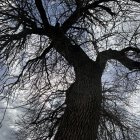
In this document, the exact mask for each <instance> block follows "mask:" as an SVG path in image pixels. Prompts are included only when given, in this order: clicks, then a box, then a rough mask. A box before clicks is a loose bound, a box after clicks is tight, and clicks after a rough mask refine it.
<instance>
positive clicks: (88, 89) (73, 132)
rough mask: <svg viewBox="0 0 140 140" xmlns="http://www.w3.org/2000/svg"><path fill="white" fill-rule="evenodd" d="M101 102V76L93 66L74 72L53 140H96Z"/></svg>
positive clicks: (86, 66)
mask: <svg viewBox="0 0 140 140" xmlns="http://www.w3.org/2000/svg"><path fill="white" fill-rule="evenodd" d="M95 68H96V69H95ZM101 101H102V95H101V74H100V72H99V70H98V68H97V67H95V64H90V65H89V64H87V65H85V66H83V68H80V69H79V70H76V81H75V83H74V84H73V85H71V87H70V88H69V89H68V91H67V96H66V104H67V107H66V109H65V112H64V115H63V116H62V120H61V123H60V126H59V128H58V132H57V134H56V136H55V140H96V139H97V133H98V125H99V119H100V117H99V116H100V115H99V114H100V108H101V107H100V106H101Z"/></svg>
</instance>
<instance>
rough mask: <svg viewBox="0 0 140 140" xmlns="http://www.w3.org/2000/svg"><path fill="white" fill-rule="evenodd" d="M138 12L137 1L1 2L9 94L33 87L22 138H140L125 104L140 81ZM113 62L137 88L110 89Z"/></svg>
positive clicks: (0, 45) (0, 37)
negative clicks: (109, 71)
mask: <svg viewBox="0 0 140 140" xmlns="http://www.w3.org/2000/svg"><path fill="white" fill-rule="evenodd" d="M139 12H140V5H139V1H136V0H131V1H130V0H53V1H50V0H1V1H0V17H1V18H0V27H1V28H0V60H1V62H2V63H3V65H1V68H4V69H5V72H4V73H3V75H2V78H1V81H2V88H1V92H2V96H3V98H6V97H8V99H10V97H12V96H13V94H14V92H15V90H18V91H19V90H23V89H24V93H26V91H25V89H27V92H29V91H28V89H29V90H30V92H29V93H27V96H26V99H27V101H26V109H27V112H26V115H25V117H23V121H22V122H21V124H23V125H22V129H21V130H20V131H19V139H22V140H23V139H27V138H31V139H37V140H39V139H40V140H45V139H51V138H54V140H96V139H99V140H102V139H103V140H112V139H113V140H115V139H116V140H120V139H123V140H125V139H126V140H129V139H131V140H132V139H136V137H138V135H137V132H138V128H137V126H136V124H135V121H134V122H133V120H131V117H130V114H129V112H127V111H126V110H125V107H124V108H123V107H120V106H121V105H123V104H124V103H125V101H126V100H127V99H126V98H127V94H129V95H130V93H132V91H133V90H134V89H133V88H134V87H135V86H136V87H137V85H138V84H139V79H138V77H137V76H136V77H134V74H135V75H136V74H138V72H139V70H140V60H139V54H140V48H139V32H140V30H139V27H140V26H139V25H140V18H139ZM107 62H110V63H112V64H113V65H116V67H117V66H121V69H125V71H126V73H127V76H126V77H127V78H128V79H132V80H133V81H134V83H135V84H134V85H135V86H134V87H133V88H130V87H128V86H125V85H123V86H124V87H127V88H126V89H127V90H123V89H122V87H123V86H122V87H120V89H119V88H118V87H115V84H114V83H113V82H112V83H111V84H113V86H112V85H107V86H106V88H103V87H104V86H103V81H102V76H103V73H104V72H105V69H106V68H107V67H108V65H107ZM15 66H18V69H17V71H16V72H13V70H15V69H16V67H15ZM130 71H131V72H132V73H130ZM129 74H130V75H131V74H132V75H131V76H128V75H129ZM136 80H137V81H136ZM125 82H126V81H125ZM112 88H114V89H117V88H118V89H119V91H117V90H116V91H115V90H114V89H113V90H112ZM103 89H104V90H103ZM119 92H120V93H119ZM15 94H16V93H15ZM8 101H9V100H8ZM132 126H133V127H132Z"/></svg>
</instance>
